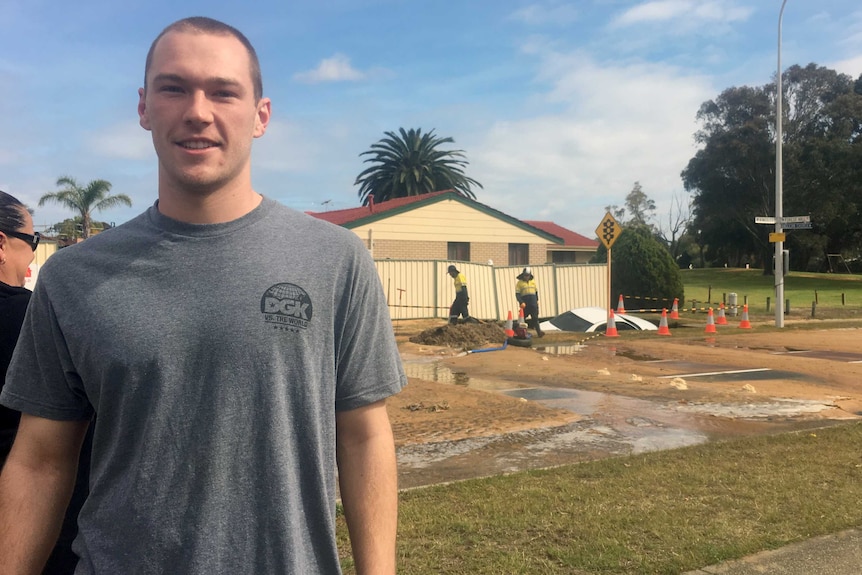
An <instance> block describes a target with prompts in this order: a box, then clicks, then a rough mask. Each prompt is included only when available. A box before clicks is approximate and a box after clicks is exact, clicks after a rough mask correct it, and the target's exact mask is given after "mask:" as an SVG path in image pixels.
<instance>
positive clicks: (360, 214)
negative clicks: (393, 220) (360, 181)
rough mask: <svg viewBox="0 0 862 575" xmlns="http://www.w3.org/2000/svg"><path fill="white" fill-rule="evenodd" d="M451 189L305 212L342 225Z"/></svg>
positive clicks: (426, 198) (446, 192) (448, 191)
mask: <svg viewBox="0 0 862 575" xmlns="http://www.w3.org/2000/svg"><path fill="white" fill-rule="evenodd" d="M451 191H452V190H445V191H442V192H431V193H429V194H422V195H421V196H407V197H405V198H394V199H392V200H388V201H385V202H380V203H379V204H372V205H368V206H361V207H359V208H347V209H344V210H333V211H331V212H305V213H307V214H308V215H310V216H314V217H315V218H317V219H319V220H324V221H327V222H329V223H331V224H337V225H339V226H343V225H344V224H349V223H350V222H354V221H356V220H359V219H362V218H365V217H368V216H370V215H373V214H381V213H383V212H388V211H389V210H393V209H396V208H401V207H403V206H406V205H409V204H412V203H414V202H420V201H427V200H428V199H430V198H433V197H436V196H439V195H441V194H448V193H450V192H451Z"/></svg>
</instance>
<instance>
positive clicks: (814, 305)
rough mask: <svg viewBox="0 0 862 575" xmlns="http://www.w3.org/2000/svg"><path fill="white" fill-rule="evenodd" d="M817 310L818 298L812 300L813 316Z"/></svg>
mask: <svg viewBox="0 0 862 575" xmlns="http://www.w3.org/2000/svg"><path fill="white" fill-rule="evenodd" d="M816 311H817V300H814V301H813V302H811V317H814V313H815V312H816Z"/></svg>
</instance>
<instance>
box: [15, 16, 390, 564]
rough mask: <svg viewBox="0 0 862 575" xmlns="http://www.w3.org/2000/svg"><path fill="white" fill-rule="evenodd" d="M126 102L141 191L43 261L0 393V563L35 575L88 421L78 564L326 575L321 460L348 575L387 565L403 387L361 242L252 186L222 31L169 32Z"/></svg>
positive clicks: (232, 58)
mask: <svg viewBox="0 0 862 575" xmlns="http://www.w3.org/2000/svg"><path fill="white" fill-rule="evenodd" d="M139 95H140V101H139V103H138V113H139V116H140V123H141V126H143V127H144V128H145V129H146V130H149V131H150V132H151V133H152V138H153V144H154V147H155V149H156V152H157V155H158V158H159V190H158V201H157V202H156V204H155V205H154V206H153V207H151V208H150V209H149V210H148V211H147V212H145V213H144V214H142V215H140V216H138V217H137V218H135V219H133V220H131V221H130V222H128V223H126V224H124V225H122V226H119V227H117V228H115V229H113V230H110V231H108V232H105V233H103V234H99V235H98V236H96V237H93V238H90V239H88V240H87V241H86V242H83V243H81V244H79V245H77V246H73V247H70V248H68V249H65V250H62V251H61V252H59V253H57V254H56V255H54V256H52V257H51V258H50V259H49V260H48V261H47V263H46V265H45V266H43V268H42V270H41V273H40V276H39V282H38V283H37V286H36V290H35V292H34V294H33V298H32V300H31V305H30V309H29V311H28V315H27V318H26V320H25V324H24V327H23V330H22V334H21V340H20V342H21V343H20V344H19V347H18V349H17V350H16V355H15V358H14V359H13V362H12V365H11V367H10V370H9V374H8V377H7V383H6V387H5V388H4V390H3V393H2V397H1V398H0V400H2V402H3V403H4V404H5V405H7V406H9V407H11V408H13V409H17V410H19V411H22V412H23V414H24V415H23V416H22V420H21V426H20V430H19V433H18V437H17V439H16V441H15V444H14V446H13V448H12V452H11V454H10V456H9V460H8V461H7V464H6V467H5V468H4V470H3V472H2V475H0V541H2V542H3V544H2V547H3V561H2V565H0V573H6V572H14V573H39V570H40V569H41V565H42V564H43V563H44V560H45V557H47V553H48V552H49V551H50V548H51V546H52V545H53V540H54V539H55V538H56V535H57V531H58V529H59V524H60V520H61V518H62V514H63V509H64V507H65V505H66V502H67V501H68V498H69V492H70V490H71V486H72V482H73V480H74V475H75V462H76V458H77V453H78V450H79V448H80V444H81V439H82V437H83V434H84V431H85V429H86V426H87V423H88V422H89V420H90V419H91V417H92V415H93V413H94V412H95V414H97V416H98V417H96V419H95V431H94V441H93V462H92V472H91V480H90V487H91V490H90V496H89V498H88V499H87V501H86V503H85V504H84V508H83V510H82V511H81V515H80V518H79V528H80V530H79V536H78V538H77V539H76V541H75V544H74V547H73V548H74V550H75V551H76V552H77V553H78V555H79V556H80V557H81V559H80V562H79V564H78V569H77V571H76V573H78V574H79V575H80V574H90V573H99V574H101V573H106V574H107V573H110V574H116V573H183V574H206V575H213V574H219V573H261V574H266V573H279V574H281V573H297V574H299V573H302V574H317V573H321V574H323V573H325V574H330V573H338V572H340V567H339V561H338V550H337V547H336V543H335V537H334V522H335V500H336V488H335V475H336V464H337V471H338V481H339V484H340V488H341V497H342V500H343V504H344V512H345V517H346V519H347V524H348V528H349V532H350V537H351V544H352V548H353V552H354V559H355V562H356V571H357V573H360V574H372V573H373V574H378V573H389V574H391V573H394V572H395V532H396V523H397V489H396V466H395V449H394V442H393V437H392V431H391V427H390V425H389V419H388V416H387V413H386V407H385V403H384V402H385V398H386V397H388V396H390V395H392V394H394V393H397V392H398V391H399V390H400V389H401V387H402V386H403V385H404V384H405V382H406V379H405V377H404V373H403V371H402V369H401V364H400V359H399V357H398V353H397V348H396V346H395V342H394V337H393V332H392V327H391V323H390V319H389V314H388V310H387V308H386V303H385V298H384V297H383V292H382V289H381V286H380V283H379V279H378V277H377V274H376V272H375V269H374V264H373V261H372V260H371V258H370V256H369V254H368V251H367V250H366V249H365V247H364V246H363V244H362V242H361V241H360V240H359V239H358V238H357V237H356V236H355V235H354V234H352V233H350V232H349V231H347V230H344V229H342V228H338V227H336V226H332V225H330V224H327V223H325V222H322V221H319V220H315V219H313V218H310V217H308V216H305V215H303V214H300V213H298V212H295V211H292V210H289V209H287V208H285V207H283V206H281V205H279V204H277V203H276V202H274V201H272V200H270V199H268V198H264V197H262V196H261V195H260V194H258V193H257V192H255V191H254V190H253V189H252V186H251V169H250V154H251V145H252V140H253V139H254V138H257V137H260V136H262V135H263V134H264V132H265V131H266V127H267V124H268V122H269V119H270V114H271V104H270V101H269V99H268V98H264V97H262V83H261V80H260V68H259V64H258V61H257V56H256V55H255V53H254V49H253V48H252V47H251V45H250V44H249V43H248V40H247V39H246V38H245V37H244V36H243V35H242V34H241V33H239V32H238V31H237V30H235V29H233V28H231V27H229V26H226V25H225V24H222V23H220V22H217V21H214V20H210V19H206V18H190V19H186V20H181V21H179V22H177V23H174V24H172V25H171V26H169V27H168V28H167V29H166V30H165V31H164V32H162V34H161V35H160V36H159V37H158V38H157V39H156V40H155V42H153V45H152V46H151V48H150V53H149V54H148V56H147V65H146V71H145V81H144V87H143V88H142V89H141V90H140V91H139ZM285 247H287V248H289V249H284V248H285ZM6 569H8V571H4V570H6Z"/></svg>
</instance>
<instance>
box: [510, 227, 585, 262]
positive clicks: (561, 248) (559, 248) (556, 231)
mask: <svg viewBox="0 0 862 575" xmlns="http://www.w3.org/2000/svg"><path fill="white" fill-rule="evenodd" d="M524 223H526V224H529V225H531V226H533V227H534V228H538V229H540V230H543V231H545V232H547V233H549V234H552V235H554V236H557V237H558V238H562V240H563V244H562V245H560V244H553V245H550V244H549V245H548V256H547V260H546V261H547V263H549V264H586V263H589V262H590V259H591V258H592V257H593V256H594V255H595V254H596V250H597V249H598V247H599V242H598V241H597V240H591V239H589V238H588V237H586V236H582V235H581V234H579V233H577V232H573V231H572V230H568V229H566V228H564V227H563V226H561V225H559V224H555V223H554V222H542V221H536V220H524Z"/></svg>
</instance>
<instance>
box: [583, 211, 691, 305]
mask: <svg viewBox="0 0 862 575" xmlns="http://www.w3.org/2000/svg"><path fill="white" fill-rule="evenodd" d="M611 250H612V251H611V253H612V258H613V261H612V262H611V293H613V294H618V293H619V294H629V295H634V296H639V297H643V298H658V299H659V300H662V299H666V300H668V301H671V300H673V298H679V301H685V297H684V296H685V288H684V287H683V283H682V275H681V274H680V270H679V265H677V263H676V261H674V259H673V257H672V256H671V254H670V252H669V251H668V249H667V247H665V245H664V244H663V243H662V242H661V240H659V239H658V238H656V237H655V235H653V233H652V231H651V230H650V229H649V227H647V226H644V225H633V226H629V227H627V228H625V229H624V230H623V231H622V233H621V234H620V235H619V237H618V238H617V240H616V241H615V242H614V246H613V248H611ZM607 258H608V252H607V250H605V247H604V245H602V244H600V245H599V249H598V250H597V251H596V257H595V258H594V261H596V262H599V263H601V262H607Z"/></svg>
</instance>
